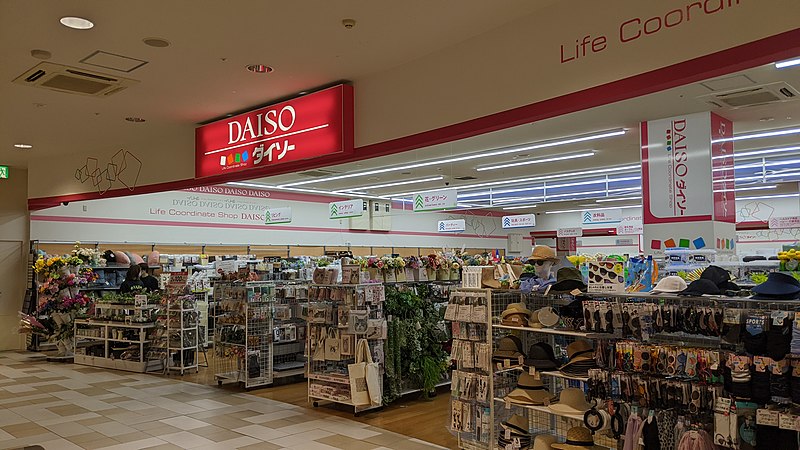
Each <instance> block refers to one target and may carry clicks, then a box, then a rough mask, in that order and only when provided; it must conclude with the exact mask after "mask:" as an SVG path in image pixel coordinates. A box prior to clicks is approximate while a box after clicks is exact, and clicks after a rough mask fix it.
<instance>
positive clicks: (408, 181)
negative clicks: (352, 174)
mask: <svg viewBox="0 0 800 450" xmlns="http://www.w3.org/2000/svg"><path fill="white" fill-rule="evenodd" d="M443 179H444V176H442V175H439V176H438V177H430V178H421V179H417V180H406V181H396V182H394V183H386V184H373V185H371V186H360V187H357V188H352V189H345V191H348V192H352V191H356V190H358V191H367V190H370V189H382V188H387V187H392V186H402V185H405V184H415V183H428V182H430V181H438V180H443Z"/></svg>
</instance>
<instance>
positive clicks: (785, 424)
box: [778, 414, 800, 431]
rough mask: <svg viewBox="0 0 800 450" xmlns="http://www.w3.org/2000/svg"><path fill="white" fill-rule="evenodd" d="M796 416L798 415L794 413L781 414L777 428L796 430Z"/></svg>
mask: <svg viewBox="0 0 800 450" xmlns="http://www.w3.org/2000/svg"><path fill="white" fill-rule="evenodd" d="M798 417H800V416H795V415H794V414H781V417H780V421H779V425H778V428H780V429H781V430H792V431H798V428H797V419H798Z"/></svg>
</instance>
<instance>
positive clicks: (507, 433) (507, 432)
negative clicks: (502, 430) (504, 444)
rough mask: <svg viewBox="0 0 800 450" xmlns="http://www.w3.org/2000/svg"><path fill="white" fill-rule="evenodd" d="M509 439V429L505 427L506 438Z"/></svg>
mask: <svg viewBox="0 0 800 450" xmlns="http://www.w3.org/2000/svg"><path fill="white" fill-rule="evenodd" d="M509 439H511V430H510V429H508V428H506V440H509Z"/></svg>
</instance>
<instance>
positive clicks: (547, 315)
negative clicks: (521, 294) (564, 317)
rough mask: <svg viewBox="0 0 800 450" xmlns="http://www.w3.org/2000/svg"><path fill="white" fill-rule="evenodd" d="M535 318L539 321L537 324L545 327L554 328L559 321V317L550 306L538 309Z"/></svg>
mask: <svg viewBox="0 0 800 450" xmlns="http://www.w3.org/2000/svg"><path fill="white" fill-rule="evenodd" d="M536 316H537V318H538V319H539V323H541V324H542V326H545V327H554V326H556V325H558V322H559V321H561V317H559V315H558V314H557V313H556V312H555V310H554V309H553V307H552V306H545V307H544V308H541V309H538V310H537V311H536Z"/></svg>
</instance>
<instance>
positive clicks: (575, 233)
mask: <svg viewBox="0 0 800 450" xmlns="http://www.w3.org/2000/svg"><path fill="white" fill-rule="evenodd" d="M581 236H583V228H581V227H571V228H559V229H558V230H556V237H560V238H568V237H581Z"/></svg>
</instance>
